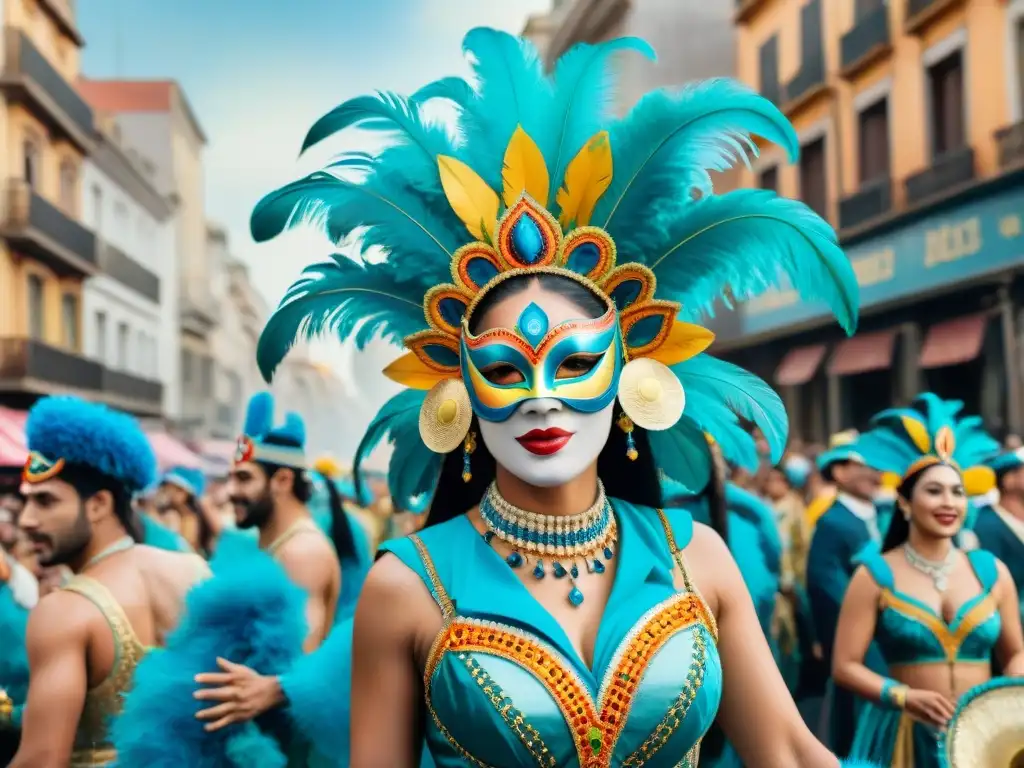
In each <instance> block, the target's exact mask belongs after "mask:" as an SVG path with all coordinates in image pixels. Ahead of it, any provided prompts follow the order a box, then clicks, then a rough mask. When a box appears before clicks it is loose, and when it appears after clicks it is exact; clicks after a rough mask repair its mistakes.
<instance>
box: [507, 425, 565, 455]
mask: <svg viewBox="0 0 1024 768" xmlns="http://www.w3.org/2000/svg"><path fill="white" fill-rule="evenodd" d="M572 436H573V433H572V432H566V431H565V430H564V429H559V428H558V427H550V428H549V429H531V430H530V431H529V432H527V433H526V434H525V435H520V436H519V437H517V438H516V441H517V442H518V443H519V444H520V445H521V446H523V448H525V449H526V450H528V451H529V452H530V453H532V454H534V455H536V456H551V455H553V454H555V453H558V452H559V451H560V450H562V449H563V448H564V447H565V445H566V443H568V442H569V441H570V440H571V439H572Z"/></svg>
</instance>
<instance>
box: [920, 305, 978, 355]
mask: <svg viewBox="0 0 1024 768" xmlns="http://www.w3.org/2000/svg"><path fill="white" fill-rule="evenodd" d="M988 319H989V315H986V314H981V315H968V316H967V317H958V318H955V319H953V320H947V321H946V322H944V323H939V324H938V325H933V326H932V327H931V328H929V329H928V331H927V333H925V337H924V344H923V345H922V346H921V357H920V359H919V360H918V363H919V364H920V366H921V367H922V368H942V367H943V366H946V365H960V364H961V363H969V362H970V361H971V360H974V359H975V358H976V357H977V356H978V355H979V354H981V345H982V342H984V341H985V328H986V327H987V326H988Z"/></svg>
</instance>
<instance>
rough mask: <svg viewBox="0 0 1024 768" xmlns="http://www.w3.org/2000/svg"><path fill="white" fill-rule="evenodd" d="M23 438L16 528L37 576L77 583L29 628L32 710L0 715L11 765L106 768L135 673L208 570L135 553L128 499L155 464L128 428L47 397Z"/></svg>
mask: <svg viewBox="0 0 1024 768" xmlns="http://www.w3.org/2000/svg"><path fill="white" fill-rule="evenodd" d="M26 436H27V438H28V447H29V451H30V455H29V459H28V462H27V463H26V466H25V469H24V473H23V480H22V485H21V493H22V494H23V496H24V497H25V507H24V510H23V511H22V513H21V516H20V519H19V524H20V526H21V527H22V529H23V530H24V532H25V534H26V535H27V536H28V538H29V540H30V541H31V542H32V545H33V548H34V550H35V553H36V555H37V557H38V558H39V562H40V564H41V565H43V566H56V565H64V566H67V567H68V568H69V569H70V570H71V571H72V572H73V573H74V576H73V577H72V578H71V579H70V580H69V581H67V582H66V583H65V584H63V585H62V586H61V588H59V589H57V590H55V591H53V592H51V593H50V594H48V595H46V596H45V597H44V598H42V599H41V600H40V602H39V604H38V605H37V607H36V608H35V610H34V611H33V612H32V614H31V617H30V619H29V623H28V630H27V635H26V645H27V647H28V655H29V668H30V685H29V692H28V699H27V702H26V704H25V707H24V710H23V711H21V710H20V709H15V710H13V711H11V712H10V713H9V714H8V715H7V717H8V718H10V719H11V720H12V721H14V722H18V721H20V723H21V728H22V738H21V745H20V748H19V750H18V753H17V754H16V755H15V758H14V761H13V762H12V763H11V765H12V766H13V767H14V768H29V767H30V766H31V768H51V767H52V768H58V767H59V768H64V766H70V767H71V768H79V767H84V766H103V765H111V764H113V763H114V762H115V760H116V754H115V752H114V749H113V747H112V744H111V741H110V738H109V727H110V723H111V720H112V719H113V718H114V717H115V716H116V715H117V714H118V713H119V711H120V709H121V699H122V696H123V694H124V692H125V691H126V690H127V689H128V687H129V686H130V684H131V681H132V676H133V674H134V671H135V667H136V665H137V664H138V662H139V661H140V659H141V658H142V657H143V655H144V654H145V652H146V651H147V650H148V649H150V648H153V647H158V646H160V645H162V643H163V639H164V637H165V636H166V635H167V633H168V632H170V631H171V630H172V629H174V627H175V626H176V624H177V622H178V618H179V615H180V613H181V607H182V605H183V602H184V598H185V594H186V593H187V592H188V590H189V589H190V588H191V587H192V586H193V585H194V584H195V583H196V582H198V581H199V580H200V579H202V578H203V577H204V576H205V575H206V574H207V573H208V571H207V567H206V564H205V563H204V562H203V561H202V560H201V559H200V558H198V557H197V556H195V555H189V554H179V553H174V552H166V551H162V550H157V549H153V548H150V547H146V546H143V545H139V544H137V543H136V539H137V537H138V535H139V532H138V531H135V530H134V526H133V517H132V507H131V502H132V496H133V494H134V493H136V492H138V491H140V490H141V489H142V488H144V487H146V486H148V485H149V484H150V483H151V482H152V481H153V478H154V474H155V471H156V460H155V458H154V456H153V453H152V449H151V448H150V446H149V443H148V441H147V439H146V437H145V435H144V434H143V432H142V430H141V429H140V428H139V426H138V424H137V423H136V422H135V420H134V419H132V418H131V417H129V416H127V415H125V414H122V413H118V412H116V411H112V410H110V409H108V408H106V407H104V406H101V405H97V404H94V403H88V402H85V401H83V400H79V399H78V398H73V397H49V398H44V399H42V400H40V401H39V402H38V403H37V404H36V405H35V406H34V407H33V408H32V410H31V411H30V412H29V417H28V422H27V424H26ZM0 711H4V710H3V709H2V708H0Z"/></svg>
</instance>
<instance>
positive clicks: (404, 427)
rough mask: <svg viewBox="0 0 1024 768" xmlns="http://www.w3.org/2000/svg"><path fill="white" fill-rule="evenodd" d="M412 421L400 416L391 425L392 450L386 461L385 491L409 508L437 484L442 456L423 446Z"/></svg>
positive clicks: (417, 421)
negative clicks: (402, 418)
mask: <svg viewBox="0 0 1024 768" xmlns="http://www.w3.org/2000/svg"><path fill="white" fill-rule="evenodd" d="M419 430H420V428H419V419H418V418H417V420H416V423H411V420H408V419H406V420H403V421H402V423H400V424H396V425H394V426H392V428H391V440H392V442H393V443H394V451H393V452H392V454H391V461H390V462H389V463H388V492H389V494H390V495H391V498H392V499H393V500H394V502H395V504H396V506H398V508H399V509H410V508H412V506H413V505H414V504H415V503H416V500H417V499H419V497H421V496H422V495H424V494H426V493H431V492H433V490H434V489H435V488H436V486H437V479H438V477H439V476H440V474H441V464H442V462H443V460H444V457H443V456H441V455H440V454H437V453H434V452H433V451H431V450H430V449H429V448H427V447H426V446H425V445H424V444H423V441H422V440H421V438H420V434H419Z"/></svg>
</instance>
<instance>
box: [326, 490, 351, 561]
mask: <svg viewBox="0 0 1024 768" xmlns="http://www.w3.org/2000/svg"><path fill="white" fill-rule="evenodd" d="M317 474H318V475H320V477H321V478H323V481H324V484H325V485H326V486H327V506H328V509H330V511H331V532H330V535H331V541H333V542H334V549H335V550H336V551H337V553H338V559H339V560H345V559H353V558H355V556H356V540H355V536H354V535H353V534H352V523H351V521H350V520H349V519H348V514H347V513H346V512H345V506H344V505H343V504H342V500H341V494H340V493H338V486H336V485H335V484H334V481H333V480H332V479H331V478H330V477H329V476H328V475H326V474H324V473H323V472H317Z"/></svg>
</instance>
